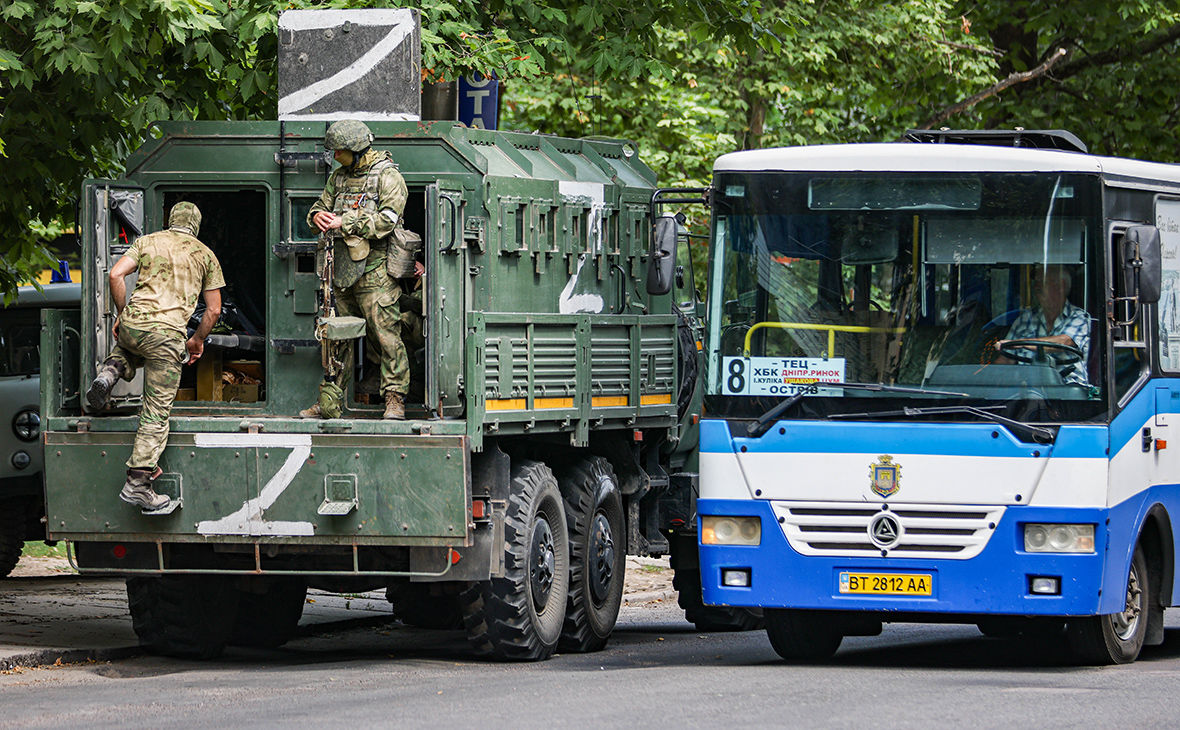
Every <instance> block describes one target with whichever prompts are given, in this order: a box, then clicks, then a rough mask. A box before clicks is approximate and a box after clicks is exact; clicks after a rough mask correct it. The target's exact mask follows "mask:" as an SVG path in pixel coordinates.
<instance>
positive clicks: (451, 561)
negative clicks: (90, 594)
mask: <svg viewBox="0 0 1180 730" xmlns="http://www.w3.org/2000/svg"><path fill="white" fill-rule="evenodd" d="M326 127H327V124H326V123H324V122H314V121H313V122H297V123H292V122H283V121H277V122H187V123H179V122H178V123H162V124H160V125H158V127H157V129H158V132H159V138H158V139H150V140H148V141H147V142H146V143H144V145H143V146H142V147H141V148H140V149H138V150H137V151H136V152H134V153H133V154H132V155H131V156H130V158H129V160H128V162H127V172H126V174H125V176H124V177H123V178H121V179H118V180H89V181H87V182H86V183H85V184H84V185H83V189H82V192H81V203H80V213H79V215H80V220H81V228H82V231H83V235H82V259H83V262H84V271H83V283H82V290H83V297H82V308H81V311H80V312H66V311H54V312H51V313H50V314H49V315H48V316H47V318H46V320H45V325H44V328H43V332H42V349H43V353H45V354H44V355H43V357H44V361H45V362H46V363H52V364H54V366H52V367H47V368H46V372H45V375H44V376H43V383H44V387H43V394H42V397H43V413H44V416H45V433H44V440H45V445H46V462H47V464H46V474H47V491H48V495H47V503H48V527H49V533H50V535H51V536H52V537H53V538H55V539H66V540H69V541H71V544H72V553H71V555H72V559H73V560H74V561H75V562H76V565H77V567H78V569H79V570H81V571H82V572H84V573H86V572H92V571H97V572H103V573H111V574H117V575H123V576H127V577H128V581H127V590H128V597H129V602H130V610H131V614H132V618H133V620H134V626H135V629H136V631H137V633H138V635H139V637H140V638H141V640H142V642H143V643H144V644H145V645H146V646H147V647H149V648H150V649H152V650H155V651H157V652H161V653H165V654H172V655H181V656H190V657H212V656H216V655H217V654H218V653H220V652H221V651H222V649H223V647H224V646H226V645H227V644H237V645H264V646H274V645H278V644H280V643H282V642H283V641H285V640H286V639H287V638H288V637H290V636H291V634H292V632H293V631H294V629H295V626H296V623H297V622H298V620H299V617H300V613H301V610H302V606H303V604H304V602H305V592H306V589H307V587H308V586H313V587H322V588H326V589H329V590H337V591H361V590H373V589H376V588H379V587H382V586H384V587H387V588H388V592H389V593H388V595H389V597H390V600H391V601H392V602H393V604H394V610H395V612H396V613H397V615H399V616H400V617H401V618H402V619H403V620H405V621H407V622H408V623H413V624H418V625H424V626H440V627H447V626H455V627H457V626H458V625H459V624H460V623H461V624H462V625H463V626H464V627H465V628H466V631H467V634H468V636H469V637H470V639H471V642H472V644H473V645H474V647H475V649H476V650H478V651H479V652H481V653H484V654H488V655H491V656H494V657H498V658H501V659H520V660H537V659H543V658H546V657H548V656H549V655H550V654H551V653H552V652H553V651H554V650H556V649H558V648H561V650H563V651H591V650H596V649H599V648H601V647H602V646H603V645H604V644H605V643H606V641H607V638H608V636H609V635H610V632H611V630H612V628H613V626H614V623H615V620H616V617H617V614H618V610H619V606H620V603H621V598H622V581H623V573H624V567H625V564H624V561H625V556H626V554H627V553H633V554H641V555H642V554H656V555H658V554H662V553H666V552H667V551H668V549H669V545H668V531H669V530H673V529H675V528H678V527H680V528H684V527H686V526H687V529H691V526H692V524H693V522H694V520H693V518H692V514H691V510H692V483H693V479H694V478H695V477H694V475H693V474H692V473H691V472H690V470H689V469H687V468H686V465H689V451H690V449H689V448H688V447H689V446H691V445H692V443H695V441H694V439H695V434H694V432H693V429H694V424H695V422H696V420H697V418H698V414H699V408H698V407H697V406H696V405H695V404H699V397H698V396H696V394H695V387H696V380H695V375H692V377H684V374H685V373H695V372H696V367H695V362H696V358H697V349H698V345H697V338H696V337H694V336H693V334H692V332H693V331H692V330H691V328H690V326H689V323H688V319H687V318H686V316H685V312H682V311H681V310H682V309H684V310H685V311H686V312H691V310H692V301H691V299H692V297H691V294H685V290H684V289H683V288H681V289H676V287H675V286H673V285H674V284H676V283H679V284H680V285H681V287H687V288H689V289H690V288H691V277H688V279H687V281H685V278H684V277H683V276H680V277H676V276H673V274H672V272H673V268H672V267H673V259H674V253H673V249H671V248H670V247H669V245H668V241H669V240H671V239H669V237H668V236H667V235H664V236H662V237H661V238H660V241H661V242H662V243H661V244H660V245H659V246H656V245H655V244H653V238H652V235H651V231H652V228H653V215H652V210H653V209H654V206H653V202H652V201H653V195H654V193H655V183H656V180H655V175H654V174H653V173H652V171H651V170H650V169H649V168H648V167H647V166H646V165H645V164H644V163H642V162H641V161H640V160H639V158H638V156H637V155H636V149H635V147H634V146H633V145H632V144H630V143H627V142H623V141H617V140H604V139H564V138H558V137H553V136H546V135H541V134H525V133H512V132H498V131H488V130H481V129H468V128H466V127H464V126H462V125H459V124H456V123H453V122H437V123H421V122H392V121H390V122H370V127H371V128H372V130H373V132H374V134H375V141H374V147H375V148H377V149H383V150H388V151H390V152H391V153H392V156H393V159H394V160H395V161H396V162H397V163H398V165H399V166H400V170H401V173H402V175H403V176H404V177H405V179H406V182H407V185H408V187H409V202H408V204H407V206H406V209H405V213H404V221H405V226H406V228H407V229H409V230H412V231H415V232H418V233H420V234H421V235H422V237H423V238H424V242H425V243H424V259H425V260H424V265H425V272H426V273H425V275H424V276H423V277H422V279H421V281H422V286H421V290H420V292H419V295H420V299H421V302H422V324H423V331H424V336H423V340H422V341H421V342H418V343H416V345H415V346H414V347H413V348H412V349H413V351H414V354H413V356H412V360H413V362H414V367H413V371H414V372H413V384H412V388H411V390H412V393H411V396H410V397H409V398H408V399H407V420H405V421H388V420H382V419H381V418H380V416H381V413H382V407H381V404H379V403H377V401H376V397H373V400H372V402H369V396H367V395H366V394H365V393H364V392H363V389H362V388H359V387H358V388H355V389H353V390H351V391H350V393H349V396H348V405H347V409H346V412H345V413H344V415H343V417H341V418H338V419H330V420H318V419H317V420H306V419H299V418H298V417H296V416H297V413H298V411H299V410H300V408H302V407H305V406H307V405H308V404H309V403H311V402H312V401H313V400H314V398H315V396H316V392H317V385H318V383H319V381H320V379H321V375H322V370H321V360H320V343H319V342H317V341H316V339H314V336H313V332H314V331H315V329H316V319H317V316H318V315H319V313H320V310H321V301H320V290H321V287H320V278H319V273H318V271H317V264H316V246H317V242H316V238H315V235H314V233H313V231H312V230H311V229H310V228H309V227H308V226H307V224H306V222H305V217H306V214H307V211H308V209H309V207H310V206H311V204H312V203H313V202H314V200H315V199H316V198H317V196H318V195H319V193H320V190H321V189H322V186H323V184H324V182H325V179H326V176H327V173H328V171H329V167H330V163H329V159H330V158H329V157H327V156H326V155H325V151H324V148H323V137H324V133H325V130H326ZM182 200H188V201H192V202H194V203H196V204H197V205H198V206H199V207H200V209H201V210H202V211H203V213H204V221H203V223H202V226H201V232H200V238H201V239H202V240H203V241H204V242H205V243H206V244H207V245H209V246H210V247H211V248H212V249H213V251H214V252H215V253H216V254H217V256H218V257H219V259H220V261H221V263H222V266H223V268H224V271H225V274H226V280H227V286H226V288H225V289H224V290H223V299H224V301H225V305H224V307H223V314H222V320H221V323H220V325H219V326H218V328H216V329H215V330H214V335H213V336H211V338H210V340H209V344H208V345H207V347H206V353H205V356H204V357H202V358H201V359H200V360H199V361H198V362H197V363H196V364H195V365H186V366H185V368H184V372H183V375H182V380H181V384H180V391H179V394H178V398H177V403H176V406H175V408H174V410H173V414H172V423H171V437H170V439H169V445H168V447H167V450H166V451H165V453H164V455H163V457H162V460H161V462H160V466H161V468H162V470H163V474H162V475H161V476H159V477H158V478H157V479H156V480H155V489H156V491H158V492H160V493H162V494H167V495H168V496H170V497H171V498H172V505H171V508H172V509H171V511H170V512H168V513H166V514H145V513H142V512H141V511H140V510H139V509H137V508H134V507H132V506H130V505H128V504H126V503H123V502H121V501H120V500H119V498H118V490H119V487H120V486H121V484H122V482H123V479H124V475H125V466H124V460H125V459H126V457H127V456H128V454H129V452H130V448H131V441H132V438H133V436H134V432H135V429H136V423H137V419H136V415H135V407H136V406H137V405H138V403H139V399H140V394H141V387H142V386H141V382H139V381H133V382H130V383H128V382H120V384H119V385H117V386H116V388H115V389H114V391H113V393H112V398H111V404H110V406H109V407H108V410H105V411H102V412H91V411H89V410H87V409H88V406H87V405H86V404H85V403H84V400H85V399H79V397H78V393H79V390H80V389H83V388H82V385H83V384H85V383H88V382H89V380H90V379H91V378H92V377H93V376H94V374H95V372H96V367H97V366H98V364H99V363H100V362H101V361H102V359H103V358H104V357H105V356H106V354H107V352H108V350H109V348H110V346H111V325H112V323H113V317H114V308H113V306H112V302H111V300H110V295H109V292H108V287H107V273H108V271H109V270H110V269H111V267H112V266H114V264H115V262H116V261H117V260H118V258H119V257H120V256H121V255H122V253H123V251H125V250H126V249H127V248H128V246H129V245H130V243H131V242H132V241H134V239H135V237H136V236H138V235H140V234H141V233H143V232H145V231H151V230H156V229H159V228H162V227H164V225H165V220H166V219H165V216H166V212H167V211H168V210H169V209H170V208H171V206H172V205H173V204H175V203H177V202H179V201H182ZM661 223H662V224H664V229H665V230H670V229H668V226H667V224H668V220H667V219H666V218H664V219H661ZM674 238H675V236H674V235H673V236H672V239H674ZM673 279H676V280H678V281H672V280H673ZM407 288H410V286H409V284H407ZM669 289H672V291H669ZM682 303H683V304H684V305H685V306H684V307H681V306H680V305H681V304H682ZM195 316H199V312H198V314H197V315H195ZM71 332H80V333H82V336H81V338H80V340H79V339H77V338H70V337H69V336H67V335H68V333H71ZM364 349H365V343H364V341H363V338H361V339H359V340H358V341H357V342H356V345H355V353H354V359H353V362H352V363H351V364H352V366H353V367H354V368H355V373H354V375H355V377H354V378H353V381H354V382H357V383H363V382H364V381H365V378H366V376H367V375H368V373H369V371H370V369H371V368H372V367H373V366H372V364H371V363H370V362H369V360H368V358H367V357H366V355H365V352H364ZM59 365H60V366H59Z"/></svg>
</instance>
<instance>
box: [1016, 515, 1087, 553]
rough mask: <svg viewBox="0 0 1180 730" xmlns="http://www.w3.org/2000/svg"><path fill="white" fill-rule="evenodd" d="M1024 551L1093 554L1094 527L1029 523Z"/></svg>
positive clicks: (1026, 528)
mask: <svg viewBox="0 0 1180 730" xmlns="http://www.w3.org/2000/svg"><path fill="white" fill-rule="evenodd" d="M1024 549H1025V551H1026V552H1030V553H1092V552H1094V525H1063V524H1049V523H1031V522H1030V523H1028V524H1026V525H1025V526H1024Z"/></svg>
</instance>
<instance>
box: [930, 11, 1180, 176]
mask: <svg viewBox="0 0 1180 730" xmlns="http://www.w3.org/2000/svg"><path fill="white" fill-rule="evenodd" d="M956 11H957V12H960V13H962V14H963V16H964V17H965V18H966V19H967V21H968V22H970V23H971V28H972V33H973V34H974V35H977V36H979V37H982V38H986V39H987V40H988V43H989V44H990V45H991V46H993V47H994V49H995V51H996V52H997V54H998V55H999V67H998V76H997V80H996V82H995V83H994V85H984V86H981V88H979V89H977V90H976V92H977V93H976V96H977V97H979V98H977V99H976V100H975V103H973V104H971V105H969V106H966V107H964V108H962V110H961V111H958V113H956V114H952V115H947V116H941V115H940V116H935V117H933V119H932V120H931V121H932V122H933V123H934V124H946V125H949V126H955V127H965V128H975V127H980V128H983V127H1013V126H1022V127H1025V128H1027V129H1035V128H1062V129H1069V130H1071V131H1073V132H1074V133H1076V134H1078V135H1079V136H1080V137H1081V138H1082V139H1083V141H1085V142H1086V143H1087V144H1088V145H1089V147H1090V150H1091V151H1092V152H1096V153H1100V154H1113V155H1121V156H1128V157H1139V158H1146V159H1155V160H1171V159H1174V158H1175V156H1176V153H1175V150H1176V147H1177V143H1178V142H1180V139H1178V136H1180V127H1178V125H1180V102H1178V101H1177V98H1176V95H1175V94H1172V93H1170V90H1171V89H1175V88H1176V87H1177V84H1178V83H1180V67H1178V66H1177V64H1176V63H1175V62H1174V59H1175V57H1176V54H1177V52H1180V3H1178V2H1176V0H1164V1H1163V2H1151V3H1148V2H1143V1H1142V0H1110V1H1104V2H1098V1H1095V0H1078V1H1077V2H1069V3H1056V4H1053V3H1034V2H1028V1H1027V0H1022V1H1021V2H1006V1H1000V0H982V1H981V0H967V1H964V2H960V3H958V5H957V8H956ZM1006 83H1008V85H1005V84H1006Z"/></svg>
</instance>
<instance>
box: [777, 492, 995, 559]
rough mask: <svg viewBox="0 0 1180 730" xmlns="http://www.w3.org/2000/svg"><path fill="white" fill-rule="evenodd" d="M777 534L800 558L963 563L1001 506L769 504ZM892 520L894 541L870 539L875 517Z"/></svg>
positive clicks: (992, 528)
mask: <svg viewBox="0 0 1180 730" xmlns="http://www.w3.org/2000/svg"><path fill="white" fill-rule="evenodd" d="M771 504H772V506H773V508H774V512H775V515H776V516H777V517H778V521H779V524H780V525H781V526H782V529H783V534H784V535H786V538H787V542H789V543H790V545H791V547H792V548H793V549H794V550H795V551H796V552H798V553H800V554H802V555H816V556H847V557H857V556H859V557H869V556H876V557H880V556H881V554H882V551H883V550H884V551H885V554H886V555H887V556H888V555H897V556H905V557H911V558H921V557H930V558H942V559H953V560H966V559H968V558H973V557H975V556H976V555H978V554H979V553H980V552H981V551H982V550H983V548H984V546H986V545H987V541H988V540H989V539H990V538H991V536H992V534H993V533H994V532H995V526H996V525H997V524H999V521H1000V518H1001V517H1002V516H1003V514H1004V507H996V506H980V505H913V504H890V505H888V507H887V508H882V506H881V505H868V504H866V505H857V504H849V503H847V502H772V503H771ZM882 514H888V515H892V517H893V518H895V519H896V522H897V524H898V525H899V526H900V529H899V530H898V531H897V533H898V534H897V539H896V541H895V542H888V541H886V542H885V543H882V542H881V540H880V538H879V537H878V539H877V540H874V539H873V537H872V535H871V534H870V530H871V529H872V528H873V524H874V521H875V520H876V519H877V517H878V515H882Z"/></svg>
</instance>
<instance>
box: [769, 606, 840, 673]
mask: <svg viewBox="0 0 1180 730" xmlns="http://www.w3.org/2000/svg"><path fill="white" fill-rule="evenodd" d="M823 616H824V615H823V613H822V612H810V611H796V610H792V609H781V608H779V609H768V610H767V611H766V636H767V637H768V638H769V639H770V645H771V646H772V647H774V651H775V653H777V654H778V655H779V656H780V657H782V658H783V659H786V660H787V661H798V662H819V661H824V660H826V659H830V658H831V657H832V655H833V654H835V653H836V650H837V649H839V648H840V643H841V642H842V641H843V640H844V637H843V636H842V635H841V634H840V633H838V632H837V631H834V630H832V629H831V628H830V627H828V626H825V625H824V623H823V621H824V618H823Z"/></svg>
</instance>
